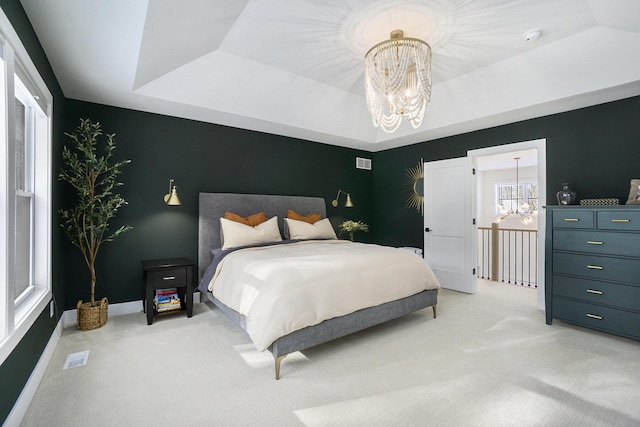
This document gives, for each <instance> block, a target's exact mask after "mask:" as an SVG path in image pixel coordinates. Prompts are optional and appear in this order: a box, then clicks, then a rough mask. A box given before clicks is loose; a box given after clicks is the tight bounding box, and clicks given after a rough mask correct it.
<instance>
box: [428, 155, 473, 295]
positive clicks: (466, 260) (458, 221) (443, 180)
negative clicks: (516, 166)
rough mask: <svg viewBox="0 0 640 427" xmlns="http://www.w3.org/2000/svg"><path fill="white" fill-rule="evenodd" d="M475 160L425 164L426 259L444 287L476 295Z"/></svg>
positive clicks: (466, 158)
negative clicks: (473, 172) (473, 162)
mask: <svg viewBox="0 0 640 427" xmlns="http://www.w3.org/2000/svg"><path fill="white" fill-rule="evenodd" d="M472 168H473V166H472V159H471V158H470V157H462V158H458V159H450V160H440V161H436V162H427V163H425V164H424V227H425V233H424V258H425V260H426V261H427V263H428V264H429V266H430V267H431V269H432V270H433V272H434V273H435V274H436V276H437V277H438V279H439V280H440V284H441V285H442V287H443V288H447V289H453V290H455V291H461V292H467V293H471V294H474V293H476V292H477V284H476V276H475V273H474V268H475V265H474V264H475V262H474V260H475V250H474V247H475V246H474V245H475V228H476V226H475V225H474V224H473V206H474V204H475V203H474V195H473V188H474V185H473V182H472V180H473V174H472Z"/></svg>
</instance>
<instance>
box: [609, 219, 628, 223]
mask: <svg viewBox="0 0 640 427" xmlns="http://www.w3.org/2000/svg"><path fill="white" fill-rule="evenodd" d="M611 222H631V220H630V219H612V220H611Z"/></svg>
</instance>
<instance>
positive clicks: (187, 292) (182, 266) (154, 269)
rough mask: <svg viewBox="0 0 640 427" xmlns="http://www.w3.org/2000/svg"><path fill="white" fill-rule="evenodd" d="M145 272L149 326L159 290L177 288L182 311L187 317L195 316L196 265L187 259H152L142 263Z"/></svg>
mask: <svg viewBox="0 0 640 427" xmlns="http://www.w3.org/2000/svg"><path fill="white" fill-rule="evenodd" d="M140 263H141V264H142V270H143V285H144V301H143V304H144V310H145V311H146V313H147V324H148V325H151V324H152V323H153V316H154V314H155V309H154V297H155V292H156V290H158V289H167V288H177V290H178V294H179V295H180V305H181V309H182V310H184V309H186V311H187V317H191V316H192V314H193V269H194V267H195V265H196V264H195V263H194V262H193V261H191V260H190V259H187V258H170V259H152V260H147V261H140Z"/></svg>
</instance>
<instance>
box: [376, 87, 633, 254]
mask: <svg viewBox="0 0 640 427" xmlns="http://www.w3.org/2000/svg"><path fill="white" fill-rule="evenodd" d="M427 114H428V112H427ZM638 117H640V97H633V98H628V99H624V100H620V101H615V102H610V103H606V104H601V105H596V106H593V107H588V108H582V109H579V110H573V111H569V112H565V113H559V114H554V115H550V116H545V117H540V118H536V119H531V120H526V121H522V122H517V123H512V124H508V125H504V126H498V127H493V128H489V129H483V130H479V131H476V132H470V133H465V134H460V135H455V136H451V137H447V138H441V139H438V140H433V141H428V142H423V143H420V144H414V145H410V146H407V147H401V148H396V149H392V150H386V151H382V152H379V153H375V155H374V162H373V164H374V174H373V192H374V206H375V209H374V211H373V212H374V215H373V218H374V219H373V224H374V227H375V233H374V238H375V240H376V241H377V242H379V243H382V244H390V245H398V246H415V247H419V248H422V247H423V241H424V233H423V231H424V228H423V217H422V216H421V215H420V214H419V213H418V212H417V211H416V210H415V209H410V208H406V207H405V200H406V193H405V192H404V191H403V185H404V182H405V171H406V170H407V169H408V168H412V167H414V166H415V165H417V164H418V163H419V162H420V159H421V158H422V159H424V161H425V162H428V161H435V160H443V159H450V158H456V157H465V156H466V155H467V151H468V150H474V149H479V148H486V147H492V146H497V145H503V144H510V143H514V142H522V141H531V140H536V139H541V138H546V140H547V150H546V151H547V177H546V178H547V189H546V190H547V200H546V203H547V204H553V205H555V204H557V201H556V197H555V194H556V192H557V191H558V190H560V189H561V188H562V185H561V184H562V183H563V182H570V183H572V184H573V185H572V187H573V189H574V190H576V192H577V195H578V199H585V198H601V197H616V198H619V199H620V200H621V203H624V202H625V201H626V200H627V196H628V194H629V181H630V180H631V179H632V178H640V162H638V158H637V152H638V141H640V121H639V120H638V119H637V118H638ZM543 203H544V202H543Z"/></svg>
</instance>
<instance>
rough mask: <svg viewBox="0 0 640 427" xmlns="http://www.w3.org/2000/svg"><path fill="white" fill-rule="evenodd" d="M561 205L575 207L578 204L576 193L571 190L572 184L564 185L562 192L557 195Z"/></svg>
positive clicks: (565, 183) (564, 183)
mask: <svg viewBox="0 0 640 427" xmlns="http://www.w3.org/2000/svg"><path fill="white" fill-rule="evenodd" d="M556 197H557V198H558V204H559V205H574V204H575V203H576V192H575V191H573V190H572V189H571V184H569V183H567V182H563V183H562V190H560V191H558V193H557V194H556Z"/></svg>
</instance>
